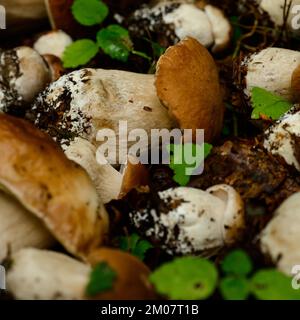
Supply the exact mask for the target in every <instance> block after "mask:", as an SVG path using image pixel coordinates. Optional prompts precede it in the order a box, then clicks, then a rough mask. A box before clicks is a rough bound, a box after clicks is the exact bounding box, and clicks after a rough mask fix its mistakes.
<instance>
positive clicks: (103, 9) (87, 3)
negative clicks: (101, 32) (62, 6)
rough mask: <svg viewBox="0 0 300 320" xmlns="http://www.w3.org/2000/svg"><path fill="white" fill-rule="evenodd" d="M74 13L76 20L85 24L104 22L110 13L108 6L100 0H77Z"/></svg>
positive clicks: (92, 24)
mask: <svg viewBox="0 0 300 320" xmlns="http://www.w3.org/2000/svg"><path fill="white" fill-rule="evenodd" d="M72 13H73V16H74V18H75V20H76V21H78V22H79V23H80V24H82V25H84V26H94V25H96V24H100V23H102V22H103V21H104V20H105V19H106V17H107V16H108V14H109V9H108V6H107V5H106V4H105V3H103V2H102V1H100V0H75V1H74V2H73V5H72Z"/></svg>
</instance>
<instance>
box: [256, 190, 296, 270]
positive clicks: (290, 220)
mask: <svg viewBox="0 0 300 320" xmlns="http://www.w3.org/2000/svg"><path fill="white" fill-rule="evenodd" d="M299 207H300V193H299V192H297V193H295V194H293V195H292V196H291V197H289V198H288V199H287V200H285V201H284V202H283V203H282V205H281V206H280V207H279V208H278V209H277V210H276V212H275V216H274V218H273V219H272V220H271V221H270V222H269V224H268V225H267V227H266V228H265V229H264V230H263V231H262V233H261V235H260V247H261V250H262V252H263V253H264V254H265V255H266V256H267V257H268V258H271V260H272V261H273V262H274V263H275V264H276V266H277V268H278V269H279V270H281V271H282V272H284V273H286V274H287V275H289V276H291V275H292V268H293V267H294V266H296V265H299V264H300V247H299V243H300V233H299V228H300V211H299Z"/></svg>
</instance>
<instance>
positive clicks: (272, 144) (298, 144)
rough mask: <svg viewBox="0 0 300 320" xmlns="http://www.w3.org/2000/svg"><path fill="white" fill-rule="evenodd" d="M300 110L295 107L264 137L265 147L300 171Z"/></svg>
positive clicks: (297, 106)
mask: <svg viewBox="0 0 300 320" xmlns="http://www.w3.org/2000/svg"><path fill="white" fill-rule="evenodd" d="M299 124H300V109H299V105H295V106H294V107H293V108H292V110H290V111H289V112H287V113H286V114H285V115H284V116H283V117H282V118H281V119H280V120H278V121H277V122H276V123H275V124H274V125H273V126H271V127H270V128H269V129H268V130H267V131H266V132H265V137H264V147H265V148H266V149H267V150H268V151H269V152H271V153H272V154H274V155H279V156H281V157H282V158H283V159H284V160H285V161H286V163H287V164H289V165H291V166H294V167H295V168H296V169H297V170H298V171H300V126H299Z"/></svg>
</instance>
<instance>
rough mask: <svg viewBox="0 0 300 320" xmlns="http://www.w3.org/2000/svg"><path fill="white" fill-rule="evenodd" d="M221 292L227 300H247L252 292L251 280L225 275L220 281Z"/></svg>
mask: <svg viewBox="0 0 300 320" xmlns="http://www.w3.org/2000/svg"><path fill="white" fill-rule="evenodd" d="M220 292H221V295H222V297H223V298H224V299H225V300H246V299H247V298H248V296H249V293H250V288H249V282H248V280H247V279H245V278H238V277H235V276H228V277H225V278H223V279H222V280H221V282H220Z"/></svg>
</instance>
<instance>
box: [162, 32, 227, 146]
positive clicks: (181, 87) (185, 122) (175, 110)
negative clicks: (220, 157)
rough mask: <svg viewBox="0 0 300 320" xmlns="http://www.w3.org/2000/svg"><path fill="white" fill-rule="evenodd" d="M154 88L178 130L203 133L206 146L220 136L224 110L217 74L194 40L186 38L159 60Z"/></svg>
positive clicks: (213, 63) (214, 66) (212, 60)
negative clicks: (199, 130)
mask: <svg viewBox="0 0 300 320" xmlns="http://www.w3.org/2000/svg"><path fill="white" fill-rule="evenodd" d="M156 88H157V95H158V97H159V99H160V100H161V101H162V103H163V104H164V105H165V106H166V107H167V108H168V109H169V112H170V114H171V115H172V117H174V118H175V119H176V120H177V122H178V123H179V126H180V128H181V129H193V130H194V132H195V130H196V129H204V130H205V139H206V141H208V142H211V141H212V140H213V139H214V138H216V137H217V136H218V135H219V134H220V132H221V130H222V127H223V116H224V106H223V101H222V92H221V86H220V82H219V75H218V70H217V67H216V64H215V62H214V59H213V58H212V56H211V55H210V54H209V52H208V51H207V49H205V48H204V47H203V46H202V45H201V44H200V43H199V42H198V41H197V40H195V39H193V38H187V39H185V40H183V41H181V42H180V43H179V44H177V45H176V46H173V47H170V48H169V49H168V50H167V51H166V53H165V54H164V55H163V56H161V58H160V59H159V61H158V63H157V72H156Z"/></svg>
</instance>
